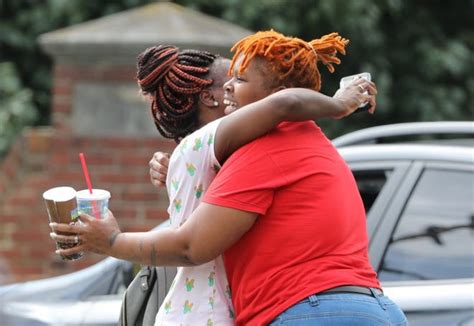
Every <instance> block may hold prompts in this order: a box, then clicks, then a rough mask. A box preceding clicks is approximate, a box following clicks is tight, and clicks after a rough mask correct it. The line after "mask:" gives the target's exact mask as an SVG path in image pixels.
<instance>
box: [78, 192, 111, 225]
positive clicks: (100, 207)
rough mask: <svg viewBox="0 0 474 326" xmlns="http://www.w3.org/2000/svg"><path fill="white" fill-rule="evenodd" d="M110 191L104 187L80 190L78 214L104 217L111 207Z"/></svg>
mask: <svg viewBox="0 0 474 326" xmlns="http://www.w3.org/2000/svg"><path fill="white" fill-rule="evenodd" d="M109 199H110V192H108V191H107V190H103V189H92V193H90V192H89V190H88V189H84V190H80V191H78V192H77V193H76V200H77V210H78V214H79V215H80V214H88V215H91V216H93V217H96V218H104V217H105V215H106V214H107V210H108V208H109Z"/></svg>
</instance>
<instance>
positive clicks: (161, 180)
mask: <svg viewBox="0 0 474 326" xmlns="http://www.w3.org/2000/svg"><path fill="white" fill-rule="evenodd" d="M169 163H170V154H169V153H165V152H156V153H155V154H153V157H152V158H151V160H150V162H149V163H148V164H149V166H150V181H151V183H152V184H153V185H154V186H155V187H157V188H162V187H166V176H167V175H168V165H169Z"/></svg>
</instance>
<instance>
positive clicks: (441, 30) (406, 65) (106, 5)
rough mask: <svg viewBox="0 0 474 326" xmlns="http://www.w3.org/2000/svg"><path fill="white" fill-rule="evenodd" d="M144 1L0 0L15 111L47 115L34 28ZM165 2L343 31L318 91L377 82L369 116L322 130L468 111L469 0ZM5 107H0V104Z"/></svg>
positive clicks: (302, 32) (471, 82)
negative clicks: (333, 64) (19, 101)
mask: <svg viewBox="0 0 474 326" xmlns="http://www.w3.org/2000/svg"><path fill="white" fill-rule="evenodd" d="M149 2H153V1H152V0H102V1H83V0H15V1H13V0H0V62H11V63H12V64H13V65H14V68H15V69H14V71H13V72H11V73H10V76H15V75H16V76H17V77H8V78H10V79H11V78H13V79H15V78H18V81H17V82H7V83H13V84H16V85H17V86H16V87H18V90H17V91H18V92H19V93H21V94H26V93H28V92H31V99H30V100H28V101H26V102H25V103H32V104H31V105H32V106H33V109H25V110H24V112H29V111H32V110H33V111H36V112H37V114H36V118H35V119H32V118H31V117H32V116H30V115H29V114H26V113H24V114H26V116H28V118H25V119H23V120H22V121H24V123H29V124H36V125H38V124H48V123H49V122H50V94H51V92H50V89H51V64H52V63H51V60H50V59H49V58H48V57H47V56H46V55H45V54H43V53H42V52H41V50H40V49H39V47H38V44H37V37H38V36H39V35H40V34H42V33H46V32H49V31H52V30H55V29H58V28H62V27H65V26H69V25H73V24H77V23H80V22H83V21H87V20H91V19H94V18H98V17H101V16H104V15H108V14H112V13H115V12H118V11H122V10H125V9H129V8H132V7H136V6H140V5H143V4H146V3H149ZM173 2H176V3H178V4H181V5H184V6H188V7H191V8H194V9H196V10H199V11H202V12H204V13H207V14H210V15H213V16H216V17H221V18H223V19H226V20H228V21H231V22H233V23H235V24H238V25H241V26H243V27H246V28H248V29H251V30H254V31H257V30H262V29H270V28H274V29H276V30H278V31H280V32H283V33H284V34H288V35H293V36H297V37H300V38H303V39H305V40H310V39H312V38H315V37H319V36H321V35H324V34H327V33H330V32H333V31H338V32H339V33H340V34H341V35H343V36H344V37H346V38H348V39H350V40H351V43H350V45H349V47H348V49H347V56H346V57H344V58H343V60H342V64H341V65H340V66H339V67H337V69H336V72H335V73H334V74H333V75H330V74H329V73H328V72H327V71H325V70H324V68H322V69H321V71H322V75H323V81H324V82H323V88H322V91H323V92H324V93H326V94H333V93H334V92H335V90H336V89H337V86H338V81H339V79H340V78H341V77H343V76H345V75H349V74H353V73H357V72H361V71H369V72H370V73H371V74H372V76H373V78H374V80H375V81H376V82H377V85H378V89H379V96H378V110H377V113H376V114H375V115H374V116H371V117H367V116H366V115H364V114H359V115H354V116H352V117H349V118H346V119H345V120H343V121H342V122H341V123H327V122H325V121H322V122H321V123H322V125H323V126H324V127H325V130H326V131H327V132H328V134H329V135H330V136H331V137H334V136H336V135H340V134H341V133H343V132H347V131H350V130H354V129H358V128H361V127H367V126H372V125H380V124H386V123H394V122H403V121H425V120H472V119H473V107H474V103H473V102H474V100H473V97H474V73H473V69H472V66H473V58H474V56H473V48H474V28H473V23H472V17H471V16H472V12H474V0H456V1H450V2H449V3H447V2H446V1H442V0H410V1H408V0H378V1H374V0H331V1H329V0H257V1H256V0H222V1H216V0H173ZM202 37H205V35H203V36H202ZM5 78H7V77H5ZM1 82H2V83H3V82H4V76H3V75H2V80H1ZM24 90H27V91H26V93H25V92H23V91H24ZM28 90H30V91H28ZM12 96H13V95H12ZM22 96H24V95H22ZM22 96H20V98H22ZM13 98H15V96H13ZM2 101H3V100H2ZM25 105H26V104H25ZM26 106H27V107H30V104H28V105H26ZM6 110H8V109H7V108H6V107H5V106H3V105H2V106H0V112H6ZM22 114H23V113H22ZM0 122H1V121H0ZM15 128H20V125H18V126H17V127H15ZM0 137H4V136H2V135H0ZM2 141H4V140H3V138H2Z"/></svg>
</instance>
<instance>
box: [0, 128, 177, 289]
mask: <svg viewBox="0 0 474 326" xmlns="http://www.w3.org/2000/svg"><path fill="white" fill-rule="evenodd" d="M173 146H174V145H173V143H171V142H169V141H165V140H162V139H159V138H155V139H127V138H110V137H109V138H102V139H90V138H78V137H74V136H71V135H65V134H63V133H61V132H58V131H57V130H55V129H53V128H36V129H27V130H25V131H24V133H23V135H22V136H21V137H20V139H19V140H18V141H17V142H16V143H15V145H14V146H13V148H12V150H11V151H10V153H9V155H8V156H7V157H6V159H5V160H4V161H3V163H2V165H1V172H2V173H1V179H0V184H1V187H2V188H0V189H1V193H2V196H1V199H0V227H1V228H0V265H1V266H2V268H1V270H0V272H1V274H3V275H2V278H3V279H0V281H2V282H4V283H5V282H12V281H21V280H27V279H35V278H40V277H47V276H52V275H58V274H63V273H66V272H70V271H74V270H77V269H80V268H83V267H85V266H89V265H90V264H92V263H94V262H96V261H98V260H99V259H101V258H102V257H99V256H98V255H94V254H88V255H86V256H85V257H84V258H82V259H81V260H79V261H77V262H63V261H62V260H61V259H60V258H59V257H58V256H57V255H55V254H54V249H55V248H54V243H53V241H52V240H51V239H50V238H49V232H50V229H49V227H48V216H47V213H46V209H45V206H44V203H43V201H42V196H41V195H42V193H43V192H44V191H45V190H47V189H48V188H50V187H55V186H61V185H67V186H72V187H74V188H75V189H76V190H80V189H85V188H86V183H85V181H84V177H83V174H82V170H81V165H80V161H79V156H78V153H79V152H84V153H85V154H86V160H87V164H88V167H89V172H90V175H91V179H92V183H93V185H94V187H96V188H103V189H107V190H109V191H110V192H111V193H112V198H111V200H110V209H111V210H112V211H113V213H114V215H115V216H116V218H117V220H118V221H119V224H120V226H121V227H122V230H124V231H144V230H149V229H150V228H152V227H154V226H156V225H157V224H159V223H160V222H161V221H163V220H164V219H166V217H167V214H166V208H167V205H168V200H167V196H166V191H165V190H157V189H156V188H154V187H153V186H152V185H151V183H150V181H149V175H148V161H149V159H150V157H151V155H152V153H154V152H155V151H156V150H165V151H172V149H173Z"/></svg>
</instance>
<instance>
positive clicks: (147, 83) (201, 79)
mask: <svg viewBox="0 0 474 326" xmlns="http://www.w3.org/2000/svg"><path fill="white" fill-rule="evenodd" d="M216 58H217V56H216V55H214V54H212V53H209V52H206V51H197V50H183V51H179V50H178V48H176V47H174V46H170V45H158V46H154V47H151V48H148V49H146V50H145V51H144V52H142V53H141V54H140V55H139V56H138V58H137V81H138V85H139V86H140V89H141V91H142V93H143V94H150V95H152V96H153V101H152V104H151V112H152V115H153V119H154V122H155V125H156V128H157V129H158V131H159V132H160V134H161V135H163V137H166V138H173V139H174V140H175V141H176V142H179V141H180V140H181V139H182V138H183V137H185V136H186V135H188V134H189V133H191V132H193V131H194V130H196V129H197V127H198V116H199V112H198V105H197V103H198V99H199V93H201V91H202V90H203V89H204V88H205V87H207V86H209V85H211V84H212V83H213V80H212V79H208V78H206V77H207V74H208V73H209V67H210V66H211V64H212V63H213V62H214V60H215V59H216Z"/></svg>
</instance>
